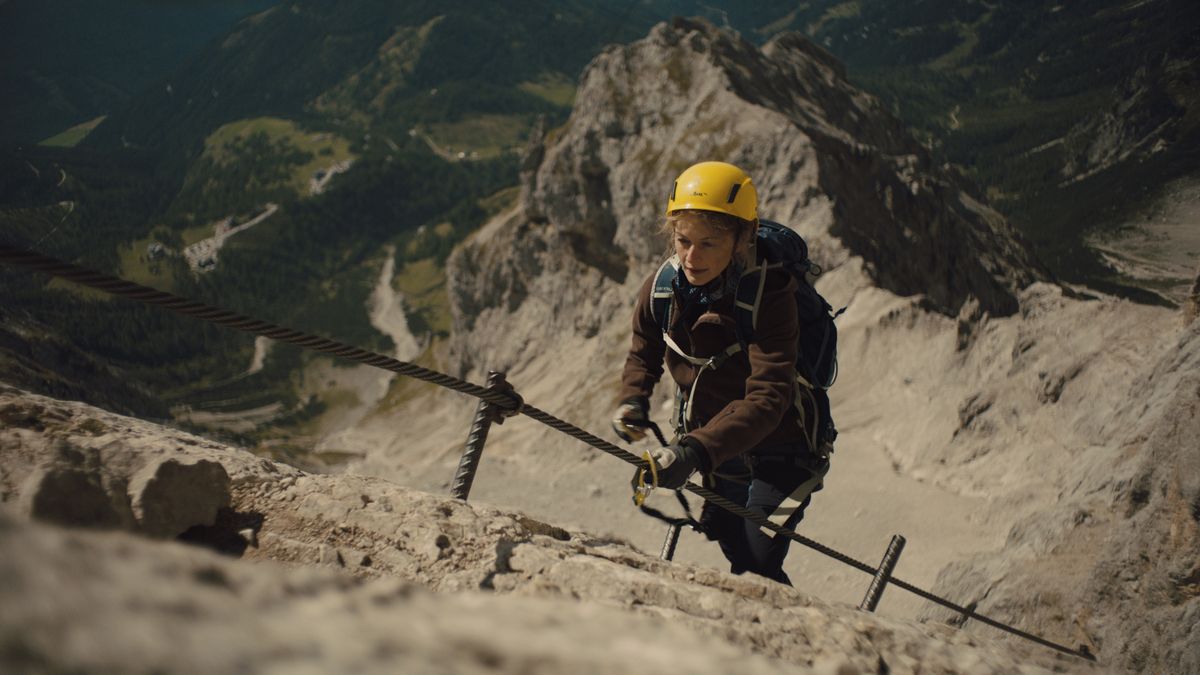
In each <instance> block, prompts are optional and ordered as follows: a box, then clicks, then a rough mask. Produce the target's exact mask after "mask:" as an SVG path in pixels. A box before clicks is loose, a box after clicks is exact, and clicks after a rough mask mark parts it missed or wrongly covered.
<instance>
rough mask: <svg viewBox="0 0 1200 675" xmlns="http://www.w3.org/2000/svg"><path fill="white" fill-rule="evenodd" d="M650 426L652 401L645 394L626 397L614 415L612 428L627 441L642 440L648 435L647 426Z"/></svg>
mask: <svg viewBox="0 0 1200 675" xmlns="http://www.w3.org/2000/svg"><path fill="white" fill-rule="evenodd" d="M648 426H650V401H649V399H647V398H646V397H645V396H635V397H633V398H630V399H626V400H625V401H623V402H622V403H621V405H620V407H618V408H617V414H616V416H614V417H613V421H612V428H613V431H615V432H617V435H618V436H620V437H621V440H623V441H625V442H626V443H633V442H634V441H640V440H642V439H643V438H645V437H646V427H648Z"/></svg>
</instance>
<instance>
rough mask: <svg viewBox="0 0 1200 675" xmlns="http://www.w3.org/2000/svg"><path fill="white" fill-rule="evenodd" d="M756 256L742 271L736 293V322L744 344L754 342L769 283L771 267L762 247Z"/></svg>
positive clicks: (739, 335)
mask: <svg viewBox="0 0 1200 675" xmlns="http://www.w3.org/2000/svg"><path fill="white" fill-rule="evenodd" d="M756 258H757V260H755V264H754V265H753V266H752V267H748V268H746V269H745V270H744V271H743V272H742V278H741V279H739V280H738V285H737V291H736V292H735V293H734V295H735V297H734V309H733V313H734V322H735V326H736V330H737V334H738V339H739V340H740V341H741V342H743V343H744V344H749V343H751V342H754V332H755V329H756V328H758V308H759V306H760V305H761V304H762V296H763V288H764V287H765V286H766V285H767V270H769V269H770V268H771V265H770V264H769V263H768V262H767V260H766V258H765V257H764V256H763V252H762V250H761V249H759V250H758V251H757V253H756Z"/></svg>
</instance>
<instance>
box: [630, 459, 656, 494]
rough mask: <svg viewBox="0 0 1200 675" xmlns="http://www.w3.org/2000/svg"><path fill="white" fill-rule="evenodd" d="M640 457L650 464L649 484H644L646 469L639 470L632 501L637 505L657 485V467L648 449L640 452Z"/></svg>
mask: <svg viewBox="0 0 1200 675" xmlns="http://www.w3.org/2000/svg"><path fill="white" fill-rule="evenodd" d="M642 459H644V460H646V463H647V464H649V465H650V485H646V470H645V469H641V470H639V471H638V484H637V489H636V490H635V491H634V494H633V503H634V504H637V505H638V506H641V505H642V504H643V503H645V501H646V497H649V496H650V493H651V492H654V488H656V487H658V467H657V466H655V464H654V458H653V457H651V456H650V451H649V450H647V451H646V452H644V453H642Z"/></svg>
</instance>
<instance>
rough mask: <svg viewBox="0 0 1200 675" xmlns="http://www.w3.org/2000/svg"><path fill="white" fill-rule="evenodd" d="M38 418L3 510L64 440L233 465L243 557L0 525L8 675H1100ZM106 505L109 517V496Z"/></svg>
mask: <svg viewBox="0 0 1200 675" xmlns="http://www.w3.org/2000/svg"><path fill="white" fill-rule="evenodd" d="M29 405H36V406H41V409H42V410H43V412H44V417H43V419H45V420H47V423H46V424H44V425H43V427H42V428H41V429H31V428H29V427H23V428H21V427H6V428H5V429H3V430H0V451H2V454H0V466H2V467H3V469H4V474H3V482H2V484H3V486H4V501H5V502H19V501H21V500H22V499H23V498H24V493H23V492H22V490H24V489H25V488H24V487H22V486H23V485H25V484H26V483H25V482H23V481H14V478H16V477H18V476H20V475H24V476H26V477H28V476H30V475H33V474H34V473H36V471H37V469H31V468H30V467H39V466H43V465H46V464H47V463H49V464H51V465H54V466H58V465H60V464H61V460H60V458H59V455H60V454H61V449H60V445H61V443H64V442H65V443H66V444H67V445H68V446H69V447H71V448H73V449H74V451H75V452H76V453H78V454H81V455H84V456H85V457H86V459H87V462H91V464H87V462H85V463H84V464H85V465H87V466H88V467H89V468H90V469H94V470H95V471H94V472H93V473H91V474H88V475H89V476H100V479H101V480H100V482H101V484H102V485H101V487H103V482H104V479H105V477H112V476H119V475H127V474H126V472H127V470H128V469H129V468H130V467H134V466H140V467H143V468H142V469H140V470H138V471H136V472H135V473H134V474H132V475H134V476H136V478H135V479H133V480H131V481H130V485H134V484H145V485H147V486H153V485H155V484H159V483H161V485H163V486H167V485H171V484H173V481H176V480H177V479H178V477H179V476H181V475H183V473H182V472H183V471H184V469H183V467H188V466H193V467H203V468H201V469H199V471H203V472H206V473H207V477H205V476H203V475H201V474H194V475H191V478H193V479H195V480H196V481H197V482H214V483H217V484H222V483H223V482H224V480H225V479H223V477H222V476H221V475H219V474H217V473H216V472H215V471H214V470H213V469H212V467H211V465H213V464H215V465H218V466H220V467H221V468H222V469H223V470H224V474H225V475H227V480H228V481H229V485H230V486H231V493H232V494H231V501H230V502H229V506H228V508H224V509H222V510H221V513H220V516H219V517H218V518H217V522H216V523H215V524H214V525H212V526H208V527H204V526H201V524H200V523H199V522H198V523H197V526H196V527H192V528H190V529H189V530H188V532H187V533H186V534H185V535H184V536H183V537H181V539H182V540H185V541H191V542H195V543H201V544H205V545H207V546H209V547H213V548H216V549H218V550H221V551H224V552H226V553H229V554H232V556H217V555H216V554H214V553H211V552H209V551H205V550H201V549H200V548H196V547H183V546H179V545H177V544H174V543H156V542H153V541H151V540H149V539H146V538H144V537H143V538H137V539H135V538H133V535H130V534H126V533H89V532H83V531H78V530H74V531H67V530H61V529H57V528H53V527H50V526H47V525H42V524H37V523H34V522H29V521H24V520H22V519H20V518H19V517H17V516H16V515H15V514H14V513H13V511H12V510H11V509H9V508H3V509H0V644H3V645H5V647H4V649H3V650H0V669H3V670H5V671H15V672H23V671H26V670H29V669H44V670H54V671H88V672H95V671H104V672H145V671H154V672H225V671H233V670H238V671H251V672H258V671H277V670H278V671H284V670H287V671H293V672H294V671H295V670H296V669H313V670H317V671H324V672H474V671H476V670H479V671H481V672H482V671H483V670H486V671H488V672H501V673H508V672H512V673H517V672H576V671H586V672H628V670H629V668H630V664H631V663H637V664H640V666H642V667H654V668H657V669H662V670H667V669H672V668H676V667H686V668H687V669H688V670H689V672H691V671H695V672H700V673H707V672H712V673H718V672H731V671H733V670H736V671H738V672H747V673H776V672H796V669H797V668H800V669H801V671H807V670H808V669H812V670H814V671H815V672H829V673H833V672H839V673H840V672H878V671H880V670H886V671H888V672H898V673H906V672H918V671H920V672H973V673H974V672H977V673H992V672H996V673H999V672H1023V673H1039V672H1049V671H1051V670H1053V671H1058V672H1084V671H1094V670H1095V668H1094V666H1092V665H1090V664H1088V663H1086V662H1083V661H1080V660H1078V659H1071V658H1068V657H1064V656H1061V655H1056V654H1054V653H1051V652H1047V651H1044V650H1041V649H1039V648H1035V647H1032V646H1029V645H1024V644H1019V645H1009V646H999V645H998V643H994V642H992V641H991V640H990V639H989V638H986V637H979V636H973V635H968V634H966V633H964V632H961V631H958V630H955V629H952V628H949V627H947V626H945V625H921V624H916V623H912V622H905V621H896V620H889V619H886V618H882V617H879V616H876V615H871V614H866V613H862V612H859V611H858V610H857V609H854V608H852V607H848V606H842V605H835V604H826V603H823V602H821V601H820V600H817V599H815V598H813V597H811V596H808V595H805V594H804V593H802V592H800V591H798V590H796V589H793V588H789V587H785V586H781V585H779V584H776V583H773V582H770V581H766V580H763V579H759V578H756V577H737V576H733V575H730V574H726V573H723V572H718V571H715V570H711V569H705V568H696V567H691V566H687V565H681V564H673V563H666V562H663V561H660V560H658V559H657V558H653V557H650V556H647V555H645V554H643V553H641V552H639V551H637V550H635V549H633V548H631V547H630V546H628V545H627V544H625V543H624V542H622V541H620V540H618V539H614V538H604V537H596V536H593V535H589V534H586V533H583V532H578V531H567V530H564V529H561V528H558V527H555V526H553V525H551V524H547V523H544V522H540V521H537V520H535V519H532V518H530V517H528V516H525V515H523V514H521V513H517V512H511V511H502V510H499V509H496V508H492V507H488V506H485V505H479V504H474V503H466V502H462V501H458V500H454V499H450V498H448V497H441V496H435V495H430V494H426V493H422V492H417V491H415V490H410V489H407V488H404V487H401V486H399V485H396V484H393V483H389V482H387V481H384V480H380V479H374V478H366V477H361V476H353V475H309V474H305V473H303V472H300V471H298V470H296V469H293V468H290V467H287V466H284V465H281V464H276V463H274V462H270V461H267V460H263V459H259V458H256V457H253V456H251V455H249V454H248V453H245V452H243V451H239V450H236V449H232V448H227V447H223V446H220V445H219V444H215V443H212V442H210V441H204V440H201V439H197V438H195V437H192V436H190V435H189V434H186V433H183V432H179V431H174V430H169V429H164V428H161V427H157V426H155V425H153V424H150V423H147V422H141V421H138V420H132V419H128V418H122V417H120V416H117V415H113V414H110V413H105V412H103V411H100V410H98V409H95V408H91V407H89V406H86V405H83V404H76V403H61V402H57V401H53V400H51V399H45V398H42V397H38V396H34V395H30V394H26V393H24V392H21V391H19V390H15V389H12V388H5V389H4V390H3V391H0V411H9V410H12V409H14V408H18V407H21V406H29ZM89 430H90V431H89ZM102 430H103V431H104V432H103V433H96V432H100V431H102ZM118 440H120V443H117V442H116V441H118ZM118 447H119V450H118V449H117V448H118ZM164 448H166V449H169V450H167V451H164V450H163V449H164ZM166 453H169V455H168V457H167V458H164V457H163V455H164V454H166ZM59 475H60V476H65V477H62V478H60V479H59V480H60V481H61V482H63V483H64V484H71V485H76V486H78V485H86V484H90V483H88V481H87V480H83V479H80V478H79V477H78V474H70V473H69V472H66V473H63V472H60V474H59ZM72 481H74V482H72ZM174 484H175V485H179V483H174ZM37 485H44V482H42V483H37ZM153 490H154V489H153V488H151V487H147V488H146V490H144V491H143V494H145V492H153ZM93 493H94V495H93V501H94V502H95V503H97V504H101V503H102V500H101V499H100V496H101V494H107V493H103V491H102V490H93ZM156 498H157V497H156ZM145 499H146V498H143V502H144V501H145ZM180 499H182V500H184V503H185V504H186V503H191V500H193V499H194V495H186V494H185V495H181V496H180ZM114 510H115V509H114ZM183 510H184V509H180V510H179V511H178V512H182V511H183ZM122 513H123V514H124V515H122V514H121V513H118V514H117V515H118V516H121V517H125V518H128V515H129V514H128V512H122ZM156 522H157V521H156ZM141 529H142V530H143V531H145V530H149V529H150V528H149V527H146V526H145V525H143V527H142V528H141ZM149 533H150V534H161V532H153V531H151V532H149ZM237 557H240V558H242V560H236V559H235V558H237ZM251 561H258V564H254V563H253V562H251ZM278 563H286V564H287V567H282V566H280V565H279V564H278ZM435 592H436V593H435ZM214 645H219V646H220V648H214V647H213V646H214Z"/></svg>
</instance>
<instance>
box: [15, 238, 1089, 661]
mask: <svg viewBox="0 0 1200 675" xmlns="http://www.w3.org/2000/svg"><path fill="white" fill-rule="evenodd" d="M0 262H6V263H9V264H12V265H18V266H20V267H24V268H26V269H29V270H33V271H35V272H44V273H47V274H52V275H54V276H57V277H60V278H62V279H66V280H68V281H73V282H75V283H78V284H82V285H84V286H88V287H90V288H95V289H97V290H100V291H104V292H106V293H110V294H112V295H119V296H122V297H126V298H130V299H133V300H137V301H139V302H142V303H145V304H148V305H154V306H157V307H163V308H165V309H168V310H171V311H172V312H175V313H177V314H181V315H184V316H190V317H195V318H198V319H203V320H205V321H209V322H211V323H215V324H217V325H220V326H226V327H229V328H236V329H237V330H241V331H244V332H247V333H254V334H256V335H262V336H264V337H269V338H271V339H274V340H280V341H283V342H288V343H290V344H295V345H299V346H301V347H304V348H306V349H311V350H313V351H318V352H321V353H324V354H332V355H334V356H340V357H342V358H346V359H350V360H352V361H357V362H359V363H364V364H366V365H369V366H373V367H376V368H381V369H384V370H388V371H391V372H394V373H399V374H401V375H405V376H408V377H414V378H417V379H419V380H423V381H425V382H430V383H432V384H436V385H438V386H442V387H446V388H447V389H453V390H454V391H457V392H460V393H464V394H468V395H471V396H474V397H476V398H478V399H481V400H484V401H487V402H489V403H492V404H494V405H496V406H498V407H499V408H500V410H499V412H498V414H502V415H505V416H511V415H516V414H518V413H519V414H522V415H525V416H527V417H530V418H532V419H534V420H536V421H538V422H541V423H542V424H545V425H546V426H548V427H550V428H552V429H554V430H556V431H559V432H562V433H564V434H567V435H568V436H571V437H572V438H575V439H577V440H580V441H583V442H584V443H587V444H588V445H590V446H592V447H594V448H596V449H597V450H601V451H603V452H605V453H608V454H610V455H612V456H614V457H616V458H618V459H620V460H622V461H624V462H626V463H628V464H633V465H635V466H638V467H640V468H643V469H649V468H650V467H649V464H648V463H647V461H646V460H645V459H644V458H639V457H637V456H636V455H634V454H632V453H630V452H628V451H626V450H623V449H621V448H620V447H618V446H616V445H613V444H612V443H609V442H608V441H606V440H604V439H602V438H600V437H599V436H596V435H594V434H591V433H588V432H587V431H585V430H583V429H580V428H579V427H577V426H575V425H573V424H570V423H569V422H565V421H563V420H561V419H559V418H557V417H555V416H553V415H551V414H549V413H547V412H545V411H543V410H540V409H538V408H536V407H534V406H532V405H530V404H529V403H526V402H524V401H522V400H521V399H520V398H519V397H518V396H517V395H516V393H515V392H510V393H505V392H502V391H498V390H495V389H489V388H487V387H481V386H479V385H477V384H472V383H470V382H467V381H465V380H461V379H458V378H456V377H451V376H449V375H446V374H445V373H440V372H438V371H436V370H430V369H428V368H424V367H421V366H418V365H416V364H413V363H408V362H405V361H400V360H397V359H394V358H391V357H387V356H383V355H382V354H376V353H374V352H369V351H367V350H364V349H359V348H357V347H353V346H351V345H347V344H345V343H342V342H337V341H335V340H330V339H327V338H322V337H318V336H315V335H310V334H307V333H303V332H300V331H298V330H294V329H291V328H285V327H282V326H278V325H275V324H272V323H268V322H266V321H262V320H259V319H254V318H252V317H248V316H245V315H243V314H237V313H235V312H231V311H229V310H224V309H220V308H218V307H214V306H212V305H208V304H205V303H202V302H198V301H195V300H189V299H187V298H183V297H180V296H178V295H174V294H171V293H167V292H165V291H160V290H157V289H154V288H150V287H147V286H142V285H140V284H135V283H133V282H132V281H127V280H125V279H121V278H118V277H114V276H111V275H108V274H103V273H101V272H97V271H95V270H91V269H88V268H86V267H81V266H79V265H75V264H72V263H68V262H63V261H61V260H58V259H57V258H52V257H50V256H46V255H42V254H40V253H35V252H32V251H28V250H25V249H21V248H18V247H15V246H11V245H9V244H5V243H0ZM683 489H684V490H687V491H688V492H691V493H692V494H695V495H698V496H700V497H702V498H703V499H705V500H707V501H708V502H709V503H711V504H714V505H716V506H717V507H719V508H721V509H724V510H726V511H728V512H730V513H732V514H734V515H737V516H740V517H741V518H745V519H746V520H749V521H750V522H753V523H754V524H756V525H758V526H760V527H763V528H765V529H767V530H770V531H772V532H774V533H776V534H780V535H783V536H785V537H787V538H789V539H791V540H792V541H795V542H796V543H798V544H801V545H803V546H806V547H808V548H810V549H812V550H814V551H817V552H818V553H821V554H822V555H825V556H827V557H830V558H833V559H834V560H837V561H838V562H841V563H843V564H845V565H848V566H850V567H853V568H855V569H857V570H859V571H861V572H865V573H867V574H869V575H872V576H874V575H875V574H876V571H877V570H876V568H875V567H874V566H873V565H869V564H867V563H865V562H862V561H860V560H857V559H855V558H852V557H850V556H848V555H846V554H845V553H841V552H840V551H837V550H835V549H833V548H830V547H829V546H826V545H824V544H822V543H820V542H818V541H815V540H813V539H809V538H808V537H805V536H804V535H801V534H799V533H797V532H796V531H795V530H792V529H790V528H786V527H782V526H780V525H777V524H776V523H774V522H772V521H770V520H768V519H767V518H764V517H762V516H761V515H760V514H757V513H755V512H753V511H750V510H749V509H747V508H745V507H743V506H741V505H739V504H735V503H734V502H732V501H730V500H728V499H726V498H724V497H722V496H721V495H719V494H717V493H716V492H713V491H712V490H710V489H708V488H705V487H701V486H699V485H696V484H695V483H686V484H685V485H684V487H683ZM888 583H889V584H890V585H893V586H896V587H898V588H902V589H904V590H906V591H908V592H910V593H913V594H914V595H917V596H919V597H921V598H924V599H925V600H928V601H930V602H932V603H935V604H937V605H940V606H942V607H945V608H946V609H949V610H952V611H954V612H956V613H958V614H961V615H962V616H964V617H967V618H970V619H975V620H977V621H979V622H981V623H985V624H987V625H989V626H991V627H993V628H997V629H999V630H1002V631H1005V632H1007V633H1010V634H1012V635H1016V636H1018V637H1021V638H1024V639H1026V640H1029V641H1031V642H1036V643H1038V644H1040V645H1042V646H1044V647H1049V648H1050V649H1054V650H1056V651H1059V652H1062V653H1064V654H1070V655H1072V656H1078V657H1080V658H1083V659H1087V660H1089V661H1095V660H1096V659H1095V657H1094V656H1092V654H1091V653H1090V652H1088V651H1087V650H1086V649H1071V648H1070V647H1065V646H1063V645H1060V644H1058V643H1056V642H1052V641H1050V640H1047V639H1046V638H1043V637H1039V636H1037V635H1034V634H1032V633H1029V632H1026V631H1023V630H1021V629H1019V628H1016V627H1014V626H1010V625H1008V624H1005V623H1001V622H1000V621H997V620H995V619H993V618H991V617H988V616H985V615H983V614H979V613H978V612H976V611H975V610H973V609H970V608H967V607H964V606H962V605H959V604H957V603H954V602H951V601H949V600H947V599H945V598H943V597H941V596H939V595H935V594H933V593H931V592H929V591H927V590H925V589H923V588H920V587H919V586H915V585H913V584H911V583H908V582H906V581H903V580H902V579H898V578H896V577H889V578H888Z"/></svg>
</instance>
